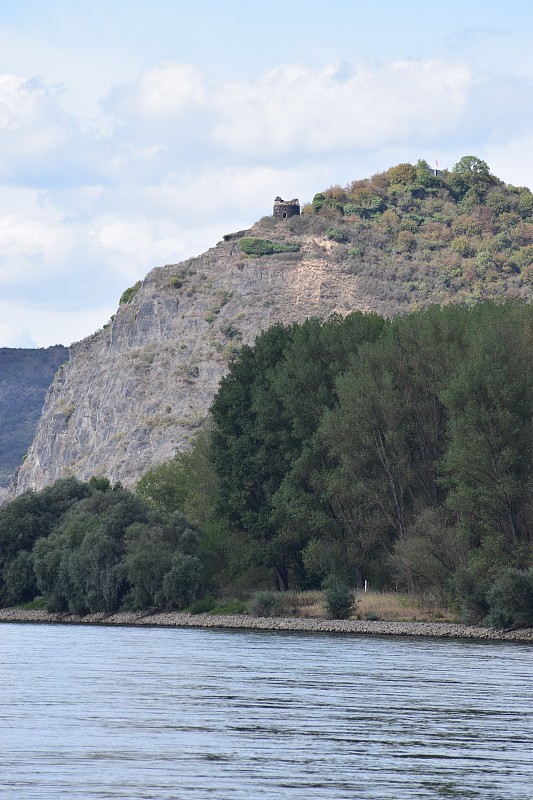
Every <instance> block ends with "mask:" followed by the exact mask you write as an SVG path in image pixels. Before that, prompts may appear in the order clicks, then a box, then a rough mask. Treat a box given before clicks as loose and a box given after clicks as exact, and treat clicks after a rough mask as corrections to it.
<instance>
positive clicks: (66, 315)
mask: <svg viewBox="0 0 533 800" xmlns="http://www.w3.org/2000/svg"><path fill="white" fill-rule="evenodd" d="M115 311H116V305H115V304H113V305H109V304H108V305H102V306H100V307H90V308H85V309H83V310H81V311H80V310H78V311H61V310H55V309H50V308H35V307H34V306H31V305H29V304H27V303H23V302H20V303H13V302H5V301H0V317H1V319H2V324H1V325H0V347H51V346H52V345H54V344H64V345H69V344H71V343H72V342H74V341H78V340H79V339H83V338H84V337H85V336H87V335H88V333H91V332H93V331H96V330H98V329H99V328H101V327H102V325H103V324H105V323H106V322H107V321H108V320H109V318H110V317H111V315H112V314H114V312H115Z"/></svg>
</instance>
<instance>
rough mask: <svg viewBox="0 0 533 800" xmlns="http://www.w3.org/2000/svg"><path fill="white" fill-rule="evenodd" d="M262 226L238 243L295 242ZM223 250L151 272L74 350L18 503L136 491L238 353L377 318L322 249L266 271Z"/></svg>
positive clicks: (185, 434) (202, 410)
mask: <svg viewBox="0 0 533 800" xmlns="http://www.w3.org/2000/svg"><path fill="white" fill-rule="evenodd" d="M265 224H266V223H263V224H261V223H258V224H257V225H256V226H254V228H252V229H251V230H250V231H246V232H242V235H244V234H246V235H252V236H261V235H268V236H269V237H270V238H271V239H273V240H276V239H279V240H286V239H290V238H291V237H292V238H293V239H295V238H296V237H295V236H294V233H291V229H290V227H289V225H290V222H289V221H287V222H284V221H283V222H278V223H276V225H275V227H273V225H272V223H271V222H270V221H269V224H268V230H265V227H264V226H265ZM226 238H228V241H223V242H220V243H219V244H217V245H216V247H214V248H212V249H210V250H208V251H207V252H206V253H204V254H203V255H201V256H199V257H198V258H193V259H190V260H188V261H186V262H183V263H182V264H178V265H169V266H165V267H162V268H158V269H155V270H153V271H152V272H150V273H149V275H148V276H147V277H146V279H145V280H144V281H143V283H142V285H141V287H140V289H139V290H138V292H137V293H136V294H135V295H134V297H133V298H132V299H131V301H130V302H129V303H124V304H122V305H121V306H120V307H119V309H118V312H117V314H116V316H115V318H114V320H113V321H112V322H111V323H109V325H107V326H106V327H105V328H104V329H102V330H100V331H98V332H97V333H95V334H93V335H92V336H90V337H88V338H87V339H84V340H83V341H81V342H78V343H75V344H73V345H72V346H71V348H70V358H69V360H68V362H67V363H66V364H64V365H63V367H61V368H60V370H59V371H58V374H57V376H56V378H55V380H54V382H53V384H52V386H51V388H50V389H49V392H48V395H47V397H46V400H45V405H44V409H43V414H42V417H41V420H40V423H39V426H38V429H37V432H36V435H35V439H34V441H33V444H32V446H31V448H30V450H29V452H28V455H27V458H26V460H25V462H24V464H23V465H22V466H21V467H20V469H19V471H18V475H17V478H16V483H15V485H14V487H13V490H12V494H20V493H21V492H23V491H25V490H26V489H36V490H38V489H40V488H42V487H44V486H45V485H48V484H50V483H52V482H53V481H55V480H56V479H57V478H60V477H63V476H66V475H75V476H76V477H78V478H80V479H82V480H86V479H88V478H90V477H91V476H92V475H100V474H105V475H107V476H108V477H109V478H110V479H111V480H112V481H113V482H114V481H121V482H122V483H123V484H124V485H125V486H130V485H132V484H133V483H135V481H136V480H138V478H139V477H140V476H141V475H142V474H143V473H144V472H145V471H146V470H147V469H148V468H149V467H153V466H156V465H157V464H159V463H161V462H162V461H165V460H167V459H170V458H171V457H172V456H173V455H174V453H175V452H176V450H177V449H180V448H185V447H187V443H188V441H189V440H190V438H191V436H193V435H194V432H195V429H197V428H198V426H199V425H201V423H202V420H203V419H204V418H205V416H206V413H207V410H208V408H209V405H210V403H211V400H212V398H213V396H214V394H215V391H216V388H217V385H218V382H219V380H220V378H221V377H222V375H223V374H224V372H225V371H226V368H227V364H228V359H229V358H230V357H231V355H232V353H233V352H234V350H235V348H237V347H239V345H240V344H246V343H252V342H253V340H254V339H255V337H256V336H257V334H258V333H259V332H260V331H261V330H264V329H265V328H267V327H269V326H270V325H272V324H273V323H275V322H278V321H282V322H290V321H298V320H304V319H305V318H306V317H309V316H320V317H326V316H329V315H330V314H332V313H340V314H345V313H347V312H348V311H350V310H353V309H361V310H365V309H367V308H369V307H371V306H375V302H372V298H370V297H368V296H365V294H364V293H361V292H360V291H359V287H358V278H357V276H356V275H354V274H350V273H348V272H346V270H345V269H343V268H342V267H341V266H337V267H336V266H335V265H334V264H332V263H331V261H330V259H329V252H330V250H331V248H332V243H331V242H330V241H328V240H327V239H326V238H325V237H323V238H322V239H321V238H320V237H308V238H306V239H305V241H303V242H302V248H301V251H300V252H299V253H280V254H277V255H274V256H270V257H269V258H260V259H252V258H245V257H244V256H243V253H242V252H241V251H240V249H239V238H240V234H236V235H234V236H232V237H226Z"/></svg>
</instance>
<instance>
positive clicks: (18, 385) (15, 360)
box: [0, 345, 68, 497]
mask: <svg viewBox="0 0 533 800" xmlns="http://www.w3.org/2000/svg"><path fill="white" fill-rule="evenodd" d="M67 358H68V348H67V347H63V346H62V345H55V346H54V347H47V348H43V349H39V350H30V349H13V348H9V347H2V348H0V497H1V492H2V488H5V487H7V486H8V485H9V483H10V482H11V480H12V479H13V476H14V474H15V470H16V468H17V467H18V465H19V464H20V462H21V461H22V458H23V456H24V454H25V453H26V451H27V449H28V447H29V446H30V444H31V442H32V440H33V437H34V435H35V429H36V428H37V423H38V422H39V417H40V415H41V410H42V407H43V402H44V397H45V394H46V391H47V389H48V387H49V386H50V384H51V383H52V380H53V378H54V375H55V373H56V371H57V369H58V367H59V366H60V365H61V364H63V363H64V362H65V361H66V360H67Z"/></svg>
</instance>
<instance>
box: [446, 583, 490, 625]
mask: <svg viewBox="0 0 533 800" xmlns="http://www.w3.org/2000/svg"><path fill="white" fill-rule="evenodd" d="M451 589H452V593H453V596H454V598H455V600H456V602H457V604H458V606H459V608H460V610H461V617H462V620H463V622H464V623H466V624H467V625H475V624H478V623H480V622H482V620H483V618H484V617H485V615H486V614H487V611H488V610H489V605H488V601H487V586H486V584H484V583H483V584H481V583H480V582H479V581H477V580H476V579H475V577H474V576H473V575H472V573H471V572H468V570H462V571H459V572H456V573H455V575H454V576H453V578H452V580H451Z"/></svg>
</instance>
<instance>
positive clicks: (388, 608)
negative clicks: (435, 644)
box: [356, 592, 458, 622]
mask: <svg viewBox="0 0 533 800" xmlns="http://www.w3.org/2000/svg"><path fill="white" fill-rule="evenodd" d="M356 616H357V617H359V618H360V619H382V620H384V621H385V622H457V621H458V618H457V615H456V614H454V612H453V611H451V610H450V609H449V608H446V607H445V606H443V605H442V604H440V603H438V602H437V601H436V600H435V599H434V598H432V597H427V596H423V595H414V594H400V593H399V592H362V593H361V594H358V595H357V606H356Z"/></svg>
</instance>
